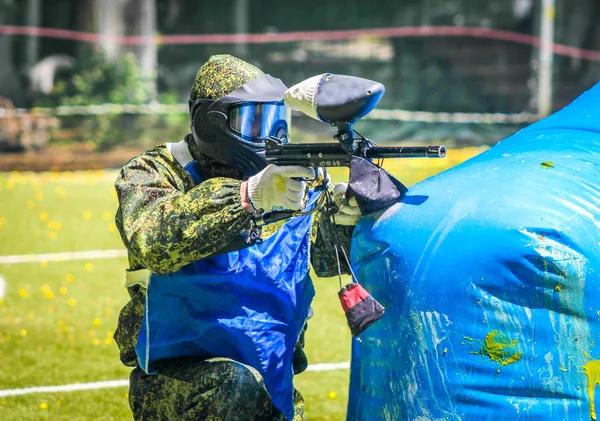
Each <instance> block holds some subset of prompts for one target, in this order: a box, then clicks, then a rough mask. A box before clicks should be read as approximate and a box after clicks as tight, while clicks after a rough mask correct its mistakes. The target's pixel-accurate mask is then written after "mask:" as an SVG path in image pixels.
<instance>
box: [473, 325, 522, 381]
mask: <svg viewBox="0 0 600 421" xmlns="http://www.w3.org/2000/svg"><path fill="white" fill-rule="evenodd" d="M463 338H464V339H465V340H467V341H468V342H469V343H478V344H479V349H477V350H474V351H471V354H474V355H482V356H486V357H488V358H489V359H490V360H491V361H494V362H496V363H499V364H500V367H504V366H507V365H508V364H512V363H516V362H517V361H519V360H520V359H521V357H522V356H523V353H522V352H520V351H519V349H518V347H517V343H518V342H517V340H516V339H511V338H509V337H508V336H506V335H505V334H503V333H502V332H500V331H498V330H492V331H491V332H490V333H488V334H487V335H486V337H485V339H484V340H483V341H478V340H475V339H473V338H469V337H467V336H464V337H463ZM498 372H500V370H498Z"/></svg>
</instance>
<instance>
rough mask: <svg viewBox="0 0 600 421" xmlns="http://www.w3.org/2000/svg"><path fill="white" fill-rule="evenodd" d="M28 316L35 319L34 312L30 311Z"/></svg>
mask: <svg viewBox="0 0 600 421" xmlns="http://www.w3.org/2000/svg"><path fill="white" fill-rule="evenodd" d="M27 317H29V318H30V319H33V318H35V314H33V313H29V314H28V315H27Z"/></svg>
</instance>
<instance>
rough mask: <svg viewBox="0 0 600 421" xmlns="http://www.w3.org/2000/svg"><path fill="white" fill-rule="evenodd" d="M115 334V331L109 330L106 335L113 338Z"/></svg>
mask: <svg viewBox="0 0 600 421" xmlns="http://www.w3.org/2000/svg"><path fill="white" fill-rule="evenodd" d="M113 334H114V333H113V332H111V331H109V332H106V337H107V338H112V337H113Z"/></svg>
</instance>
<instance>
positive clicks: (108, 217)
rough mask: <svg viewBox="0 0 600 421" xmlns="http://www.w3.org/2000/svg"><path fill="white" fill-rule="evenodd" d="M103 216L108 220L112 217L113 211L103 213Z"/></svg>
mask: <svg viewBox="0 0 600 421" xmlns="http://www.w3.org/2000/svg"><path fill="white" fill-rule="evenodd" d="M102 217H103V218H104V219H106V220H107V221H108V220H109V219H111V218H112V213H111V212H104V213H103V214H102Z"/></svg>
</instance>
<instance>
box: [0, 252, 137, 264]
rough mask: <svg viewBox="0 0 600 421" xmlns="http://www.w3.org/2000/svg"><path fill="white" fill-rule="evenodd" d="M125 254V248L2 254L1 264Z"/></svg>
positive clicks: (96, 257) (121, 255) (101, 257)
mask: <svg viewBox="0 0 600 421" xmlns="http://www.w3.org/2000/svg"><path fill="white" fill-rule="evenodd" d="M125 256H127V251H126V250H124V249H119V250H89V251H73V252H64V253H45V254H13V255H9V256H0V265H1V264H5V265H6V264H8V265H10V264H13V263H31V262H62V261H63V260H89V259H112V258H114V257H125Z"/></svg>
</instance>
